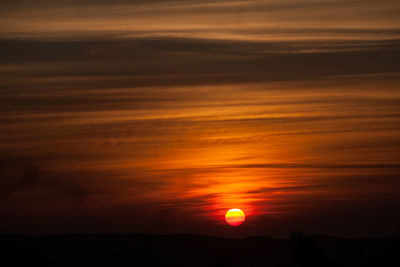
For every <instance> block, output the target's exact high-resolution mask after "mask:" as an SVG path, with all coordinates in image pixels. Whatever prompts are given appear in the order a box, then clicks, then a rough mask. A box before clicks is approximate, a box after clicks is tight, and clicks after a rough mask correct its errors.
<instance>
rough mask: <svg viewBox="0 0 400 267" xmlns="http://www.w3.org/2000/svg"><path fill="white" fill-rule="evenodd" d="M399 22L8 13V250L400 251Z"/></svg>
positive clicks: (190, 6)
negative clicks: (245, 240)
mask: <svg viewBox="0 0 400 267" xmlns="http://www.w3.org/2000/svg"><path fill="white" fill-rule="evenodd" d="M399 13H400V2H399V1H397V0H381V1H376V0H358V1H357V0H354V1H353V0H335V1H334V0H308V1H305V0H279V1H278V0H254V1H253V0H249V1H235V0H232V1H225V0H215V1H207V0H202V1H200V0H181V1H177V0H175V1H172V0H171V1H170V0H163V1H161V0H154V1H150V0H148V1H146V0H131V1H128V0H114V1H112V0H98V1H95V0H63V1H56V0H53V1H50V0H37V1H35V0H13V1H11V0H3V1H1V3H0V25H1V26H0V218H1V220H0V233H24V234H59V233H162V234H164V233H166V234H168V233H194V234H207V235H219V236H226V237H244V236H249V235H268V236H272V237H285V236H288V234H289V233H290V231H293V230H296V229H303V230H304V231H305V232H306V233H307V234H330V235H338V236H344V237H356V236H393V235H399V234H400V231H399V228H398V225H400V214H399V212H398V210H399V207H400V90H399V89H400V88H399V85H400V17H399V16H398V14H399ZM231 208H240V209H242V210H243V211H244V212H245V213H246V221H245V223H243V224H242V225H241V226H238V227H232V226H229V225H228V224H227V223H226V222H225V221H224V215H225V212H226V211H227V210H228V209H231Z"/></svg>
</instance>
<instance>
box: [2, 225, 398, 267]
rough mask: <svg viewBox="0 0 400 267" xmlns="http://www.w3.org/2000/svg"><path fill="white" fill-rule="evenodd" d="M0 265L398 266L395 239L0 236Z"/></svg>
mask: <svg viewBox="0 0 400 267" xmlns="http://www.w3.org/2000/svg"><path fill="white" fill-rule="evenodd" d="M0 243H1V246H2V247H3V250H2V253H1V254H2V256H1V258H2V260H1V261H2V262H3V264H4V263H5V262H6V263H7V264H5V265H3V264H2V266H400V257H399V256H400V238H394V237H393V238H355V239H344V238H337V237H332V236H305V235H304V234H303V233H302V232H301V231H296V232H293V233H292V234H291V236H290V238H288V239H273V238H268V237H262V236H258V237H257V236H256V237H248V238H244V239H226V238H220V237H212V236H202V235H188V234H177V235H147V234H132V235H93V234H90V235H89V234H72V235H47V236H27V235H16V234H15V235H14V234H8V235H1V236H0Z"/></svg>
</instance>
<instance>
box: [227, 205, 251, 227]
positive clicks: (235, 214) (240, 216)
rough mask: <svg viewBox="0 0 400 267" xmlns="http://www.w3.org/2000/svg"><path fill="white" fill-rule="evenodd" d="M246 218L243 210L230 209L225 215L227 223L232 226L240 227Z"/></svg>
mask: <svg viewBox="0 0 400 267" xmlns="http://www.w3.org/2000/svg"><path fill="white" fill-rule="evenodd" d="M245 218H246V216H245V215H244V212H243V211H242V210H241V209H230V210H228V211H227V212H226V214H225V221H226V222H227V223H229V224H230V225H232V226H238V225H240V224H242V223H243V222H244V220H245Z"/></svg>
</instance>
